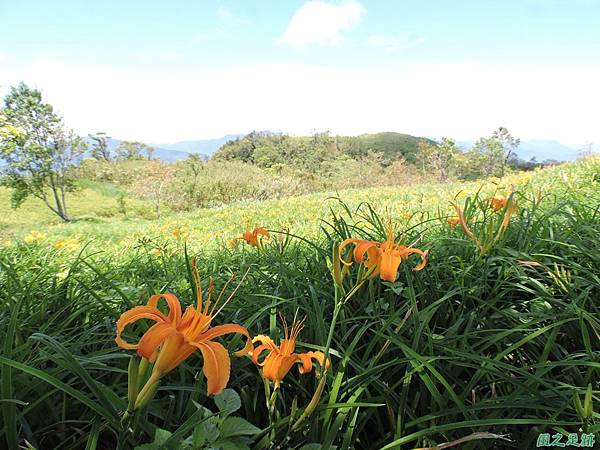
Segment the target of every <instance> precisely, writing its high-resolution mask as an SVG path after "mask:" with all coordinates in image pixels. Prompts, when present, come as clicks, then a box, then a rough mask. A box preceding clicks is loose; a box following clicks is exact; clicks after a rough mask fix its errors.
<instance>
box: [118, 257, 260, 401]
mask: <svg viewBox="0 0 600 450" xmlns="http://www.w3.org/2000/svg"><path fill="white" fill-rule="evenodd" d="M193 274H194V280H195V281H196V295H197V299H198V303H197V305H196V307H194V306H188V307H187V308H186V310H185V312H184V313H183V314H182V313H181V304H180V302H179V299H178V298H177V297H176V296H175V295H173V294H168V293H166V294H157V295H153V296H151V297H150V299H149V300H148V304H147V305H146V306H136V307H135V308H132V309H130V310H129V311H126V312H124V313H123V314H122V315H121V317H120V318H119V320H118V321H117V336H116V338H115V341H116V343H117V345H118V346H119V347H121V348H124V349H126V350H137V352H138V354H139V355H140V356H141V357H142V358H146V359H147V360H149V361H150V362H153V363H154V367H153V369H152V374H151V376H150V379H149V380H148V382H147V383H146V388H148V387H149V386H152V385H153V384H155V383H156V382H157V381H158V380H159V379H160V378H161V377H162V376H163V375H165V374H166V373H168V372H170V371H171V370H173V369H174V368H176V367H177V366H178V365H179V364H181V363H182V362H183V361H185V360H186V359H187V358H188V357H189V356H190V355H191V354H192V353H194V351H196V350H200V351H201V352H202V358H203V359H204V367H203V372H204V375H205V376H206V382H207V387H208V389H207V390H208V395H214V394H218V393H219V392H221V391H222V390H223V389H224V388H225V386H226V385H227V382H228V381H229V373H230V368H231V361H230V358H229V354H228V352H227V350H226V349H225V347H223V345H221V344H220V343H218V342H215V340H214V339H215V338H217V337H219V336H223V335H225V334H231V333H238V334H242V335H244V336H246V338H247V340H246V346H245V347H244V348H243V349H242V350H240V351H238V352H235V353H234V354H235V355H236V356H242V355H244V354H247V353H248V352H249V351H250V350H251V349H252V343H251V340H250V334H249V333H248V330H246V328H244V327H242V326H240V325H235V324H227V325H218V326H214V327H211V323H212V320H213V318H214V317H215V316H216V315H217V314H218V313H219V312H220V311H221V310H222V309H223V307H224V306H225V304H226V303H227V301H229V300H230V299H231V297H232V296H233V294H232V295H231V296H230V297H229V299H227V300H226V301H225V303H224V304H223V305H222V306H221V307H220V308H219V310H217V311H216V312H215V308H216V307H217V305H218V303H219V299H220V298H221V295H222V293H223V292H222V291H221V294H219V296H218V297H217V299H216V300H215V301H214V302H211V295H212V293H213V290H214V285H213V283H212V280H211V283H210V288H209V292H208V297H207V299H206V302H204V303H203V301H202V288H201V286H200V279H199V276H198V272H197V270H196V266H195V262H194V263H193ZM230 281H231V280H230ZM228 283H229V282H228ZM234 293H235V291H234ZM161 299H164V300H165V301H166V302H167V305H168V307H169V314H168V315H165V314H164V313H163V312H162V311H160V310H159V309H158V308H157V305H158V302H159V300H161ZM140 319H150V320H153V321H154V322H156V323H155V324H154V325H153V326H151V327H150V328H149V329H148V331H146V333H144V335H143V336H142V338H141V339H140V340H139V342H138V343H137V344H132V343H129V342H127V341H125V340H124V339H123V338H122V337H121V334H122V333H123V330H124V329H125V327H126V326H127V325H129V324H131V323H134V322H136V321H138V320H140ZM141 395H142V394H141V393H140V396H141Z"/></svg>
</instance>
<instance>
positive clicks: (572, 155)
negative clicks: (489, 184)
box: [456, 139, 579, 162]
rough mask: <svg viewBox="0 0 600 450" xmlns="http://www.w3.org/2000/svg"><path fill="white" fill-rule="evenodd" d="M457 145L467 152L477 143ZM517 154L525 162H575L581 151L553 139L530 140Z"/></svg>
mask: <svg viewBox="0 0 600 450" xmlns="http://www.w3.org/2000/svg"><path fill="white" fill-rule="evenodd" d="M456 144H457V145H458V146H459V147H460V148H461V149H462V150H464V151H467V150H469V149H470V148H471V147H473V145H475V142H471V141H458V142H457V143H456ZM515 153H516V154H517V156H518V157H519V158H521V159H523V160H525V161H529V160H530V159H531V158H535V159H536V160H537V161H538V162H542V161H546V160H556V161H573V160H575V159H577V156H578V154H579V149H576V148H573V147H568V146H567V145H565V144H562V143H561V142H559V141H555V140H551V139H530V140H525V141H521V143H520V144H519V146H518V147H517V149H516V150H515Z"/></svg>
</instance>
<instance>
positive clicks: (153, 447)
mask: <svg viewBox="0 0 600 450" xmlns="http://www.w3.org/2000/svg"><path fill="white" fill-rule="evenodd" d="M170 437H171V432H169V431H167V430H163V429H160V428H157V429H156V432H155V433H154V441H153V442H151V443H149V444H143V445H138V446H137V447H135V448H134V450H161V449H163V448H164V445H165V443H166V442H167V440H168V439H169V438H170Z"/></svg>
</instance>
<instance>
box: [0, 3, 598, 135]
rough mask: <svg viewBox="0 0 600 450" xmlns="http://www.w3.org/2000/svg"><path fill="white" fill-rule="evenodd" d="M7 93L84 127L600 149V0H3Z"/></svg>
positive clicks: (0, 19)
mask: <svg viewBox="0 0 600 450" xmlns="http://www.w3.org/2000/svg"><path fill="white" fill-rule="evenodd" d="M0 24H1V26H0V94H1V95H4V94H6V93H7V92H8V90H9V88H10V86H12V85H15V84H16V83H18V82H20V81H24V82H26V83H27V84H30V85H32V86H34V87H36V88H38V89H40V90H41V91H42V93H43V96H44V99H45V101H47V102H49V103H51V104H52V105H53V106H54V107H55V108H56V110H57V111H58V112H59V113H60V114H61V115H62V116H63V117H64V120H65V123H66V124H67V125H68V126H69V127H70V128H72V129H74V130H75V131H76V132H78V133H80V134H87V133H94V132H99V131H102V132H106V133H108V134H109V135H110V136H113V137H116V138H120V139H131V140H143V141H145V142H149V143H154V144H157V143H172V142H176V141H182V140H193V139H207V138H216V137H220V136H223V135H225V134H231V133H247V132H250V131H252V130H271V131H282V132H287V133H290V134H308V133H312V132H316V131H319V132H321V131H329V132H331V133H333V134H348V135H357V134H362V133H371V132H378V131H398V132H403V133H409V134H413V135H417V136H428V137H434V138H441V137H443V136H447V137H453V138H455V139H457V140H475V139H477V138H479V137H481V136H489V135H490V134H491V133H492V132H493V131H494V130H495V129H497V128H498V127H499V126H504V127H507V128H508V129H509V131H510V132H511V133H512V134H513V135H514V136H517V137H520V138H521V139H553V140H558V141H561V142H562V143H565V144H568V145H581V144H584V143H591V142H595V143H600V126H599V120H598V119H599V116H600V115H599V113H598V110H599V106H600V0H340V1H321V0H318V1H316V0H315V1H301V0H237V1H234V0H232V1H226V0H223V1H216V0H215V1H209V0H206V1H199V0H188V1H184V0H168V1H159V0H153V1H148V0H127V1H122V0H119V1H116V0H115V1H113V0H104V1H102V2H99V1H96V2H92V1H81V0H53V1H47V0H44V1H42V0H40V1H33V0H30V1H28V0H23V1H18V2H17V1H13V0H0Z"/></svg>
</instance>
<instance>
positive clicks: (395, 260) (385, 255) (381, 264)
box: [340, 225, 429, 282]
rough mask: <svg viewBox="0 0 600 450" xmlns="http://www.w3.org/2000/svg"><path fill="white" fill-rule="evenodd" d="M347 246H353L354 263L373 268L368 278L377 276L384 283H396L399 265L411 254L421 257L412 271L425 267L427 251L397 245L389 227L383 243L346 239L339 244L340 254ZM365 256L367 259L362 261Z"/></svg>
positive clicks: (392, 230) (392, 231)
mask: <svg viewBox="0 0 600 450" xmlns="http://www.w3.org/2000/svg"><path fill="white" fill-rule="evenodd" d="M348 244H354V261H355V262H357V263H360V262H362V263H363V264H364V266H365V267H366V268H367V269H371V268H373V271H372V272H371V275H370V277H375V276H377V275H379V277H380V278H381V279H382V280H385V281H392V282H393V281H396V278H397V277H398V267H400V263H401V262H402V261H404V260H406V259H408V257H409V256H410V255H411V254H413V253H417V254H419V255H421V262H420V263H419V264H418V265H417V266H416V267H415V268H414V269H413V270H415V271H419V270H422V269H423V268H424V267H425V266H426V265H427V254H428V253H429V251H423V250H420V249H418V248H414V247H407V246H406V245H400V244H397V243H396V242H395V238H394V229H393V228H392V226H391V225H390V226H389V227H388V230H387V239H386V240H385V241H383V242H375V241H368V240H365V239H352V238H351V239H346V240H344V242H342V243H341V244H340V253H341V251H342V250H343V248H344V247H345V246H346V245H348ZM365 254H366V255H367V258H366V259H365V260H364V261H363V258H364V256H365Z"/></svg>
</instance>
